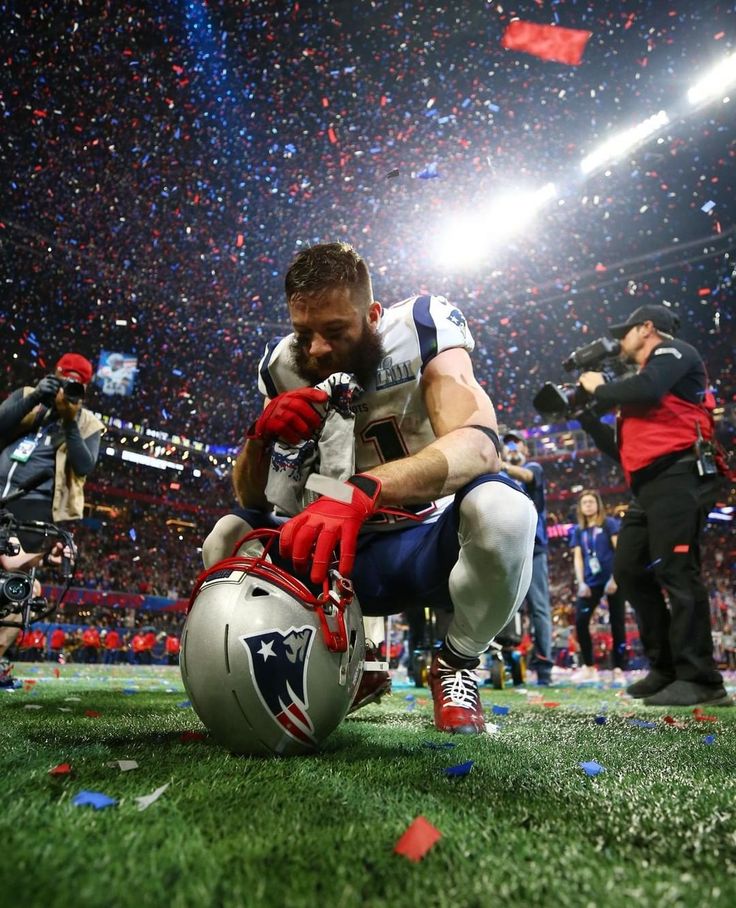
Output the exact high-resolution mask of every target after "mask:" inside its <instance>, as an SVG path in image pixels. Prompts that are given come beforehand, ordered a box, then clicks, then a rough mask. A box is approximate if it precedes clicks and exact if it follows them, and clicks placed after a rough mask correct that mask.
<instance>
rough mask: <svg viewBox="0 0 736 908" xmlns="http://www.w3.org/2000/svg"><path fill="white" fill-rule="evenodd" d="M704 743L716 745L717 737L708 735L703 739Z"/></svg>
mask: <svg viewBox="0 0 736 908" xmlns="http://www.w3.org/2000/svg"><path fill="white" fill-rule="evenodd" d="M703 743H704V744H715V743H716V736H715V735H706V736H705V737H704V738H703Z"/></svg>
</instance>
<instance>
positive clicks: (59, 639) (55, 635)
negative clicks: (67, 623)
mask: <svg viewBox="0 0 736 908" xmlns="http://www.w3.org/2000/svg"><path fill="white" fill-rule="evenodd" d="M65 644H66V632H65V631H64V628H63V627H55V628H54V629H53V631H51V638H50V644H49V657H50V658H51V660H52V661H53V662H63V661H64V659H63V653H64V645H65Z"/></svg>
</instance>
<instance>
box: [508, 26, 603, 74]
mask: <svg viewBox="0 0 736 908" xmlns="http://www.w3.org/2000/svg"><path fill="white" fill-rule="evenodd" d="M592 34H593V33H592V32H589V31H585V30H583V29H577V28H560V27H559V26H556V25H537V24H536V23H535V22H524V21H523V20H521V19H515V20H514V21H513V22H510V23H509V24H508V27H507V28H506V31H505V32H504V33H503V37H502V38H501V47H504V48H505V49H506V50H521V51H524V52H525V53H527V54H531V55H532V56H533V57H539V58H540V59H541V60H551V61H553V62H556V63H567V64H569V65H570V66H577V65H578V64H579V63H580V62H581V61H582V59H583V53H584V52H585V46H586V44H587V43H588V40H589V38H590V37H591V35H592Z"/></svg>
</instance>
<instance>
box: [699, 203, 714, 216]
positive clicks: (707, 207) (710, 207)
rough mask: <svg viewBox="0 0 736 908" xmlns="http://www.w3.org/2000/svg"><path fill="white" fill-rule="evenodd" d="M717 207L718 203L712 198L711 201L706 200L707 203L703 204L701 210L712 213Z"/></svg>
mask: <svg viewBox="0 0 736 908" xmlns="http://www.w3.org/2000/svg"><path fill="white" fill-rule="evenodd" d="M715 207H716V203H715V202H714V201H713V200H711V201H709V202H706V203H705V205H701V207H700V210H701V211H704V212H705V213H706V214H710V213H711V211H713V209H714V208H715Z"/></svg>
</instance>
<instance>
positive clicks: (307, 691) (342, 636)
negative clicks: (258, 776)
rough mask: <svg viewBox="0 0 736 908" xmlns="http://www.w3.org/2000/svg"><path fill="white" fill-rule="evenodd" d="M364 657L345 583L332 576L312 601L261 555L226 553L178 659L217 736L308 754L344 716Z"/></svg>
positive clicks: (196, 600)
mask: <svg viewBox="0 0 736 908" xmlns="http://www.w3.org/2000/svg"><path fill="white" fill-rule="evenodd" d="M266 532H267V531H258V533H259V534H260V535H264V534H265V533H266ZM253 535H255V534H250V536H253ZM246 538H250V537H246ZM241 544H242V541H241V543H238V547H240V546H241ZM364 658H365V637H364V632H363V620H362V615H361V612H360V607H359V605H358V603H357V600H356V599H355V598H354V596H353V593H352V588H351V587H350V584H349V583H347V582H346V581H345V580H344V579H343V578H342V577H340V576H339V575H338V574H337V573H336V572H331V575H330V578H329V580H328V581H326V583H325V590H324V592H323V594H322V596H319V597H317V596H315V595H314V594H313V593H312V592H311V591H310V590H309V589H308V588H307V587H306V586H304V584H302V583H301V582H300V581H299V580H298V579H296V578H295V577H293V576H291V575H290V574H288V573H286V572H285V571H283V570H281V569H280V568H278V567H277V566H275V565H273V564H271V563H270V562H269V561H268V560H267V552H266V553H264V554H263V555H260V556H258V557H248V556H245V557H244V556H235V557H233V558H229V559H225V560H224V561H221V562H219V563H218V564H216V565H214V566H213V567H212V568H210V569H209V570H207V571H205V572H204V573H203V574H202V575H201V576H200V577H199V579H198V581H197V584H196V586H195V590H194V593H193V594H192V598H191V600H190V606H189V614H188V617H187V621H186V625H185V628H184V632H183V634H182V647H181V657H180V664H181V672H182V678H183V680H184V686H185V688H186V690H187V693H188V695H189V698H190V700H191V702H192V706H193V707H194V710H195V712H196V713H197V715H198V716H199V718H200V719H201V720H202V722H203V723H204V724H205V725H206V726H207V727H208V729H209V730H210V732H211V734H212V735H213V737H214V738H215V739H216V740H218V741H219V742H220V743H221V744H223V745H224V746H225V747H227V748H228V749H229V750H231V751H232V752H233V753H236V754H258V755H262V756H275V755H279V756H288V755H296V754H308V753H313V752H314V751H315V750H316V749H317V748H318V747H319V745H320V744H321V743H322V741H324V739H325V738H326V737H327V736H328V735H329V734H330V733H331V732H332V731H333V730H334V729H335V728H336V727H337V726H338V725H339V724H340V722H342V720H343V718H344V717H345V715H346V714H347V711H348V709H349V708H350V705H351V703H352V700H353V697H354V695H355V691H356V689H357V687H358V684H359V683H360V679H361V676H362V673H363V662H364Z"/></svg>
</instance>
